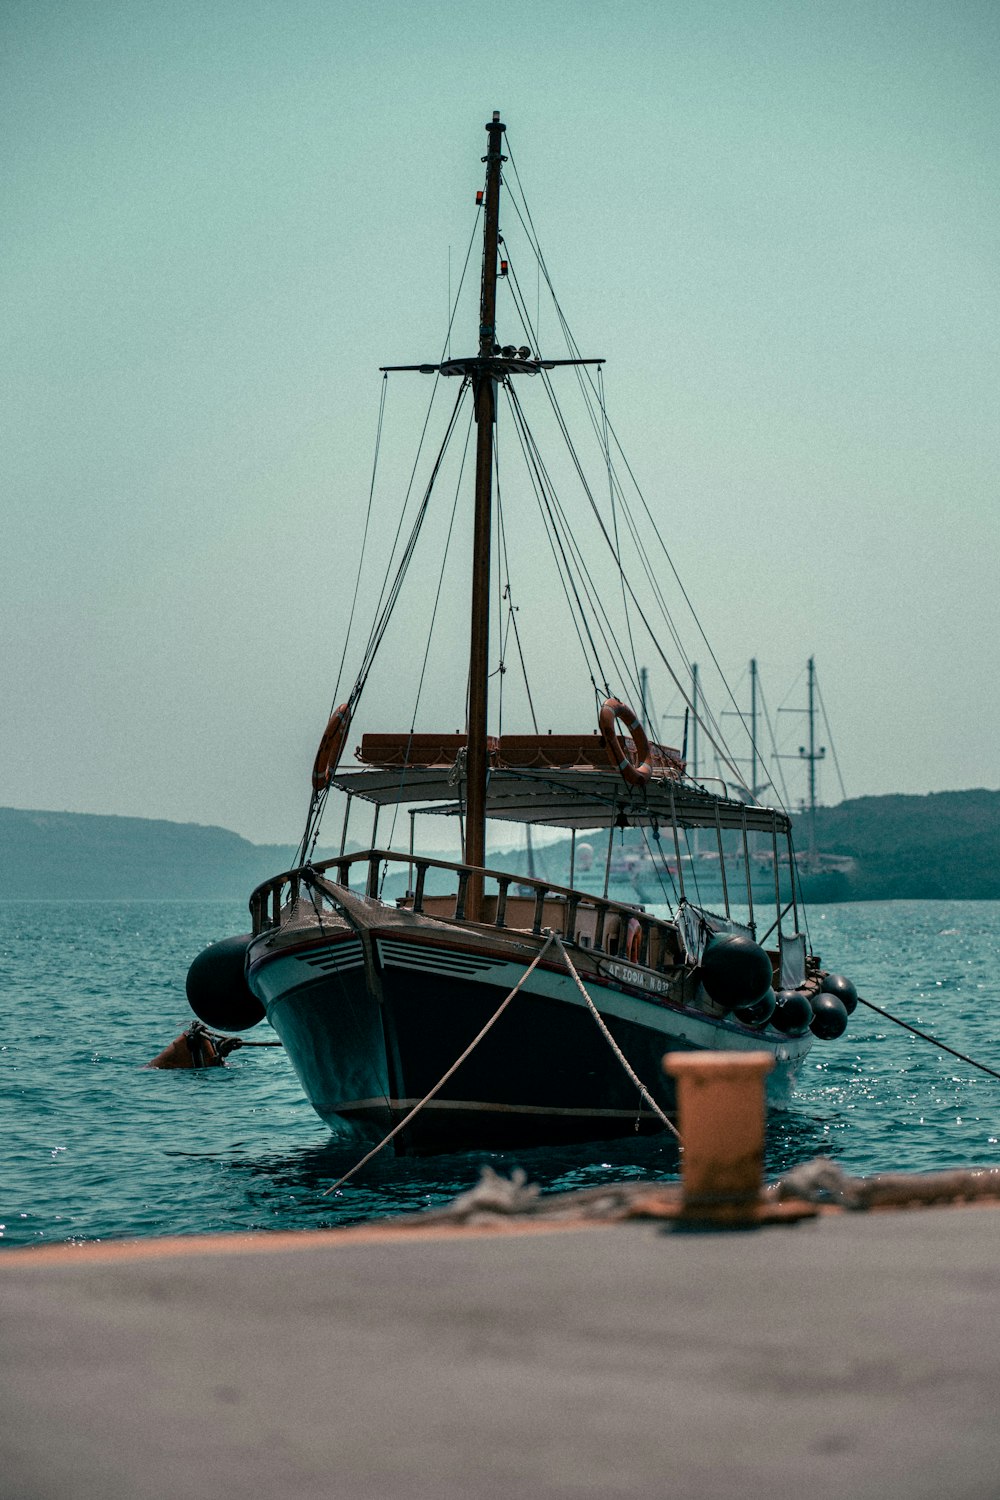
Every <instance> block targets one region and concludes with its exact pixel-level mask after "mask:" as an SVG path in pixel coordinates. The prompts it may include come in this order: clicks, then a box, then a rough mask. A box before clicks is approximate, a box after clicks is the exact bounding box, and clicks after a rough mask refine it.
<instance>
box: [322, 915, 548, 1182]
mask: <svg viewBox="0 0 1000 1500" xmlns="http://www.w3.org/2000/svg"><path fill="white" fill-rule="evenodd" d="M553 941H555V942H557V943H558V942H559V939H558V938H557V937H556V936H555V934H554V933H552V932H550V933H549V935H548V937H547V938H546V939H545V942H544V943H543V944H542V946H541V947H540V948H539V950H538V952H537V953H536V954H535V956H534V958H533V959H532V960H531V963H530V964H529V965H528V967H527V968H526V969H525V971H524V973H523V974H522V975H521V977H520V979H519V980H518V981H517V983H516V984H515V986H514V988H513V989H512V990H511V992H510V994H509V995H507V997H506V998H505V999H504V1000H502V1001H501V1003H500V1005H499V1006H498V1007H497V1009H496V1010H495V1011H494V1012H493V1014H492V1016H491V1017H490V1019H489V1020H488V1021H487V1022H486V1025H485V1026H484V1027H483V1029H482V1031H480V1032H479V1034H478V1036H475V1037H473V1039H472V1041H471V1042H470V1043H469V1045H468V1046H467V1047H466V1049H465V1051H464V1052H463V1053H462V1055H461V1057H458V1058H456V1059H455V1061H454V1062H453V1063H452V1065H451V1067H450V1068H449V1069H448V1071H447V1073H445V1075H444V1077H443V1078H439V1079H438V1081H437V1083H436V1084H435V1085H434V1087H433V1088H432V1089H430V1090H429V1092H428V1093H426V1094H425V1095H424V1097H423V1098H422V1099H421V1100H420V1102H419V1103H418V1104H415V1105H414V1106H413V1108H412V1109H411V1110H410V1112H409V1114H407V1115H404V1117H403V1118H402V1119H401V1120H400V1122H399V1124H398V1125H396V1126H394V1127H393V1129H392V1130H390V1131H389V1134H388V1135H387V1136H385V1137H384V1138H383V1139H382V1140H381V1141H379V1143H378V1145H377V1146H375V1147H373V1149H372V1150H371V1151H369V1153H368V1155H367V1156H363V1157H362V1158H361V1160H360V1161H359V1162H356V1163H355V1165H354V1166H353V1167H352V1168H351V1170H350V1171H349V1172H345V1173H344V1175H343V1177H338V1179H337V1181H336V1182H335V1183H334V1184H333V1187H328V1188H327V1189H326V1192H325V1193H324V1194H323V1197H324V1198H327V1197H329V1195H330V1194H331V1193H333V1192H335V1191H336V1189H337V1188H339V1187H343V1185H344V1183H345V1182H347V1181H349V1180H350V1178H352V1177H353V1176H354V1174H355V1172H360V1170H361V1168H362V1167H363V1166H365V1164H366V1163H367V1162H370V1161H371V1159H372V1157H373V1156H378V1154H379V1152H380V1151H381V1150H382V1149H383V1148H384V1147H385V1146H388V1144H389V1142H390V1141H391V1140H392V1139H393V1137H394V1136H397V1135H398V1134H399V1132H400V1131H401V1130H403V1129H404V1128H405V1126H407V1125H409V1123H410V1121H411V1120H412V1119H413V1118H414V1116H416V1115H418V1114H419V1113H420V1111H421V1110H422V1109H423V1107H424V1105H425V1104H429V1103H430V1101H431V1100H432V1099H433V1098H434V1096H435V1095H436V1094H439V1093H440V1092H441V1090H442V1089H443V1088H444V1086H445V1084H446V1083H447V1082H448V1080H449V1078H451V1077H452V1076H453V1074H455V1073H457V1072H458V1069H459V1068H460V1067H461V1066H462V1064H463V1063H464V1062H465V1059H466V1058H467V1057H468V1056H469V1055H470V1054H471V1053H472V1052H474V1051H475V1049H476V1048H477V1047H478V1046H479V1043H480V1042H481V1041H482V1039H483V1037H484V1036H485V1035H486V1033H487V1032H488V1031H489V1030H490V1029H491V1028H492V1027H493V1026H495V1025H496V1023H497V1021H499V1019H500V1017H501V1016H502V1015H503V1013H504V1011H505V1010H506V1009H507V1007H508V1005H509V1004H510V1002H511V1001H512V1000H513V998H514V996H515V995H516V994H517V992H518V990H519V989H520V988H521V986H522V985H523V984H524V983H525V981H526V980H527V979H528V976H529V975H530V974H531V973H532V971H533V970H534V969H536V968H537V967H538V965H539V963H540V962H541V960H542V959H543V958H544V956H545V954H546V953H547V952H548V950H549V948H550V947H551V946H552V943H553ZM559 946H560V947H562V944H561V943H560V944H559Z"/></svg>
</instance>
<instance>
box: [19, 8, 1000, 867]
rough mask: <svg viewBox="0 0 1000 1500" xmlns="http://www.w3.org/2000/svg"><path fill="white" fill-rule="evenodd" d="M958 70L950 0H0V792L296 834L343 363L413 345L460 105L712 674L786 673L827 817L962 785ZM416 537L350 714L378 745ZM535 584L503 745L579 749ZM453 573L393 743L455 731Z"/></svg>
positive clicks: (992, 490) (466, 147) (358, 487)
mask: <svg viewBox="0 0 1000 1500" xmlns="http://www.w3.org/2000/svg"><path fill="white" fill-rule="evenodd" d="M998 71H1000V7H998V6H997V5H996V4H995V3H981V4H979V3H962V0H956V3H948V4H944V3H937V4H929V3H921V0H900V3H888V0H868V3H835V0H831V3H824V4H820V3H815V4H813V3H796V4H793V3H782V0H774V3H768V0H741V3H736V0H718V3H713V4H709V3H700V4H695V3H671V0H661V3H648V4H647V3H644V0H621V3H617V4H615V3H602V4H597V3H590V0H583V3H560V0H556V3H548V4H531V5H529V4H526V3H523V0H508V3H506V4H504V5H503V6H497V7H492V8H485V9H483V10H481V11H480V10H477V9H475V8H472V7H469V6H467V5H464V4H450V3H441V4H420V3H409V4H399V3H395V0H387V3H383V4H382V5H380V6H378V7H375V6H369V5H360V4H345V3H337V0H327V3H322V4H321V3H311V0H280V3H279V0H243V3H235V0H199V3H187V0H160V3H156V4H152V3H144V0H130V3H117V4H116V3H103V4H99V3H89V0H72V3H46V0H24V3H19V0H6V3H5V4H4V5H3V6H2V8H0V85H2V86H0V112H2V125H3V137H4V141H5V149H4V152H3V160H2V163H0V184H2V186H0V192H2V204H3V213H2V219H3V226H4V233H3V240H4V248H3V254H2V257H0V294H2V300H3V309H4V313H3V323H4V349H5V356H6V357H5V359H4V362H3V364H4V373H3V415H4V423H3V426H4V438H3V443H2V445H0V493H2V495H3V514H4V518H5V519H4V524H3V541H4V546H3V557H4V563H3V575H2V576H3V581H4V588H3V590H2V593H0V626H2V640H3V655H4V668H3V712H2V714H0V803H2V804H7V805H13V806H21V807H41V808H59V809H68V810H71V811H79V812H115V813H126V814H135V815H141V816H152V817H166V818H173V819H178V820H183V821H195V822H203V823H221V824H223V825H226V826H228V827H231V828H234V829H236V830H238V831H239V832H241V833H243V834H245V835H246V836H248V837H250V838H253V839H259V840H271V839H274V840H289V841H290V840H293V839H294V838H295V837H296V836H297V835H298V833H299V831H300V826H301V823H302V821H303V818H304V814H305V806H306V801H307V792H308V771H309V766H310V764H311V759H312V754H313V750H314V748H315V745H316V743H317V742H318V738H319V734H320V732H321V730H322V727H323V723H324V721H325V717H326V713H327V710H328V707H329V704H330V698H331V695H332V693H333V687H334V681H335V677H336V671H337V665H338V663H339V660H340V650H341V644H342V638H343V631H344V627H345V623H346V618H347V609H348V606H349V601H350V587H351V582H352V579H353V572H354V567H355V565H356V562H357V557H358V546H359V537H358V523H359V517H361V516H363V511H364V506H365V504H366V502H367V495H368V484H369V477H370V470H371V461H372V450H373V439H374V432H375V423H376V417H377V409H378V397H379V380H380V377H379V375H378V366H379V365H380V364H383V363H386V362H400V363H402V362H406V361H410V360H420V359H425V358H428V357H433V356H434V355H435V354H436V353H437V352H438V351H439V349H440V346H441V338H442V332H443V326H444V319H445V310H446V305H447V292H448V256H449V248H450V250H451V256H452V262H453V275H454V277H455V280H456V281H457V268H458V262H459V261H460V260H461V257H462V256H463V255H464V250H465V246H466V244H467V243H468V239H469V235H470V232H471V230H472V226H473V222H474V216H475V210H474V207H473V198H474V193H475V189H476V188H477V187H478V186H480V185H481V175H482V168H481V165H480V157H481V155H482V152H483V150H484V149H485V145H484V143H485V135H484V133H483V129H482V127H483V123H484V121H485V120H486V119H488V118H489V115H490V113H491V111H492V110H493V109H494V108H498V109H500V110H501V112H502V117H503V118H504V120H505V121H506V122H507V124H508V128H509V133H510V141H511V143H512V146H513V150H514V154H515V156H516V158H517V163H518V167H519V170H520V173H521V177H522V181H523V183H524V186H525V188H526V191H527V193H528V196H529V201H530V203H531V206H532V209H533V213H534V216H535V222H536V225H537V227H538V230H539V233H540V235H541V238H542V243H543V246H544V248H545V252H546V255H547V259H548V264H549V266H550V269H551V271H552V274H553V277H554V280H555V282H556V285H557V289H558V291H559V295H560V298H561V300H562V303H563V306H564V308H565V310H566V312H567V314H568V316H569V319H570V321H571V323H572V325H573V328H574V331H575V333H576V336H577V338H578V340H579V341H580V343H581V345H582V346H583V347H584V352H589V353H595V354H601V355H604V356H606V358H607V360H608V364H607V367H606V375H605V379H606V386H607V392H608V402H609V407H610V410H611V413H612V416H613V420H614V422H615V425H616V428H617V430H618V432H619V435H620V436H621V438H622V440H623V443H624V446H625V448H626V451H627V452H628V455H629V458H630V461H631V463H632V467H633V469H634V470H635V472H636V473H637V475H638V476H639V477H640V479H641V482H642V484H643V488H644V492H645V494H646V496H647V499H648V500H649V503H650V505H651V507H652V509H653V510H654V512H655V514H656V516H657V518H658V521H659V523H660V525H661V527H662V530H663V532H664V533H665V535H666V536H667V537H668V538H669V544H670V547H671V550H672V554H673V556H674V559H675V561H676V563H677V565H678V568H679V569H680V571H681V574H682V576H683V578H684V582H685V584H686V586H687V588H688V591H689V592H690V594H691V595H692V597H693V598H694V599H695V601H696V602H697V605H698V609H699V611H700V613H701V616H702V619H703V622H704V624H705V627H706V630H707V632H708V635H709V637H710V639H711V641H712V643H713V646H714V648H715V651H716V653H717V655H718V657H719V659H720V661H721V662H722V664H723V666H724V667H725V668H726V670H727V673H728V674H729V675H730V678H731V680H732V682H733V684H734V686H735V685H736V684H737V683H739V681H740V679H741V678H742V677H743V674H744V672H745V666H746V661H747V659H748V658H749V657H750V656H751V655H756V656H757V658H758V659H759V661H760V665H761V672H762V674H763V680H764V684H765V689H766V691H767V695H768V701H769V703H770V705H771V707H772V709H775V708H776V707H777V706H778V705H779V704H781V703H783V702H785V703H787V704H789V705H791V704H801V703H802V702H803V701H804V687H803V683H802V681H801V680H800V679H801V674H802V671H803V668H804V664H805V659H806V657H807V656H808V655H809V654H811V653H812V654H815V656H816V659H817V663H818V667H819V672H820V678H821V683H822V687H823V694H824V698H825V701H826V705H827V708H828V710H829V712H830V715H831V719H832V725H833V733H834V737H835V741H836V747H837V751H838V754H839V757H840V762H841V767H842V770H843V775H844V780H845V783H846V786H847V791H848V793H849V794H850V795H861V794H865V793H880V792H890V791H910V792H923V791H929V790H939V789H946V788H959V787H968V786H991V787H995V786H997V785H998V784H1000V774H998V769H997V765H998V758H997V749H996V746H997V741H998V737H1000V734H998V731H1000V724H998V719H1000V715H998V712H997V709H996V707H995V692H994V684H995V683H996V681H997V680H998V678H1000V660H998V650H997V637H998V613H1000V612H998V606H997V602H996V600H997V584H996V576H997V568H998V554H1000V546H998V543H1000V520H998V515H1000V508H998V504H997V493H996V491H997V437H998V432H1000V422H998V415H1000V414H998V390H1000V381H998V375H1000V369H998V365H1000V356H998V349H1000V317H998V311H1000V296H998V263H1000V198H998V163H1000V103H998V99H1000V95H998V90H997V83H996V80H997V76H998ZM504 227H505V228H507V227H508V225H507V221H506V220H505V221H504ZM510 227H511V229H512V228H513V226H510ZM511 240H512V244H513V241H514V235H513V232H512V234H511ZM520 264H522V265H523V260H522V262H520ZM531 284H532V285H533V280H532V283H531ZM501 312H502V314H503V312H504V309H503V308H502V309H501ZM464 319H465V321H464V324H463V327H462V330H461V332H457V333H456V335H455V338H454V340H453V347H454V348H455V350H456V352H457V351H458V350H459V349H460V348H464V346H465V345H466V344H468V345H470V346H471V343H472V341H473V338H474V335H475V330H476V313H475V308H474V306H473V305H472V304H471V303H469V304H468V306H467V308H466V310H465V313H464ZM501 333H503V325H501ZM515 333H518V330H516V329H515V328H513V327H511V331H510V336H511V337H513V336H514V335H515ZM546 333H548V334H549V336H550V338H551V337H553V336H554V326H553V323H552V320H551V318H550V320H549V322H548V324H547V323H546V314H545V311H544V307H543V311H542V334H543V344H544V343H545V337H544V336H545V335H546ZM516 341H519V335H518V338H517V340H516ZM546 351H547V352H549V346H548V345H546ZM554 352H555V353H559V352H561V351H559V350H558V349H556V350H555V351H554ZM412 381H413V382H414V384H413V386H411V387H409V388H407V387H406V386H405V385H404V384H399V383H394V384H393V385H392V387H391V389H390V394H389V405H388V408H387V418H386V449H385V463H386V469H385V474H384V480H385V483H384V486H383V488H384V497H385V499H386V501H387V503H391V501H392V498H393V492H392V481H393V480H394V479H398V478H400V477H401V476H403V474H404V472H405V453H406V441H407V436H408V432H409V430H410V429H409V428H408V425H407V424H408V423H409V422H413V423H417V422H419V413H420V410H421V407H422V403H423V402H424V401H425V400H426V395H427V385H426V384H424V385H421V384H420V377H412ZM531 399H532V396H531V391H530V390H528V389H527V388H525V389H524V390H523V391H522V400H523V401H524V402H525V403H526V405H527V404H529V403H530V400H531ZM509 486H510V495H511V499H510V504H511V507H512V512H511V514H512V518H513V521H514V522H515V523H516V524H514V530H515V531H516V532H517V534H518V536H520V535H521V533H522V531H523V532H524V534H525V536H526V535H527V524H528V519H529V517H528V511H527V509H525V511H524V525H523V527H522V524H521V520H520V513H519V512H518V511H517V509H516V507H517V503H518V502H517V495H516V493H515V491H516V482H515V480H514V478H513V475H512V477H511V479H510V481H509ZM447 508H450V500H449V501H448V504H447V507H446V509H447ZM446 521H447V515H444V516H443V519H439V520H436V521H435V522H434V523H433V524H432V525H431V526H430V529H429V534H428V541H427V546H426V549H425V551H424V552H422V553H421V554H419V555H418V558H417V560H416V563H415V569H414V575H413V580H412V582H413V592H412V593H411V594H409V595H407V596H404V601H403V603H404V608H405V613H404V614H403V616H402V617H401V621H400V627H399V629H398V631H397V632H396V634H395V635H394V636H393V637H392V641H391V645H392V650H391V653H390V656H389V659H388V660H387V662H386V664H385V665H384V666H382V667H380V668H379V670H378V671H377V672H376V673H375V674H374V675H373V678H372V682H371V687H370V691H369V694H368V696H367V697H366V700H365V712H364V720H363V722H359V724H358V726H357V727H358V729H359V731H360V730H361V729H363V728H366V727H367V728H373V729H381V728H389V727H398V728H406V727H408V725H409V721H410V717H411V714H412V706H413V684H414V682H415V680H416V676H417V673H418V672H419V650H417V653H416V655H415V656H414V655H408V654H407V650H406V647H407V646H408V645H410V646H412V643H413V641H414V640H418V638H421V637H422V633H423V630H424V627H425V623H426V619H427V617H428V615H429V610H430V602H431V601H430V591H431V590H432V589H433V588H434V587H435V586H436V581H437V570H438V565H439V560H438V556H437V551H436V549H437V547H438V546H439V543H440V539H441V536H442V535H443V527H444V525H445V524H446ZM466 522H467V516H466V515H465V514H464V513H463V512H461V511H460V513H459V518H458V520H457V522H456V546H457V547H458V548H459V549H460V548H462V547H464V545H465V541H464V538H465V537H466V535H467V531H468V526H467V524H466ZM393 524H394V523H393ZM435 527H436V528H437V529H436V530H435ZM540 556H541V553H540V549H539V548H538V547H537V546H536V545H535V544H533V543H530V542H529V544H528V550H527V559H526V561H525V563H524V564H523V570H522V571H521V572H520V573H519V574H518V575H517V576H518V581H519V590H520V591H519V596H518V597H519V601H520V607H521V611H522V613H521V616H520V618H521V620H522V622H523V626H524V631H525V637H526V640H527V641H528V644H529V647H530V648H531V650H532V652H533V655H532V657H531V662H530V664H531V665H532V668H533V671H532V676H533V687H534V691H535V694H536V699H539V700H541V702H542V703H543V704H544V714H543V727H552V728H554V729H569V728H573V727H580V728H584V729H588V730H589V729H590V728H591V727H592V726H591V718H592V708H591V703H592V698H591V694H590V689H589V684H588V683H587V682H586V680H585V678H582V677H581V678H579V680H577V675H576V674H577V673H578V670H579V663H578V662H577V660H576V658H575V656H574V655H573V652H572V649H571V641H570V638H569V634H568V624H567V622H566V621H564V620H561V618H560V616H559V614H558V609H557V601H556V600H555V597H554V594H553V593H552V591H551V586H550V585H549V584H548V583H547V582H546V581H545V578H544V576H543V572H542V568H541V562H540ZM456 558H457V559H458V560H457V561H456V563H455V571H454V576H452V572H451V571H449V573H448V574H447V587H446V590H445V604H444V605H443V606H442V608H443V609H446V608H447V607H448V606H450V605H451V604H452V603H454V604H455V606H456V610H457V624H456V625H455V627H454V633H453V634H451V635H449V634H448V633H447V631H446V629H445V627H444V626H442V627H441V630H442V632H444V633H439V635H438V636H436V638H435V639H436V642H437V644H436V654H435V655H434V656H433V657H432V662H431V668H432V670H431V672H430V677H429V682H428V686H427V688H426V690H425V694H424V697H423V699H422V707H421V723H422V725H423V727H436V726H441V727H445V728H448V729H454V728H457V727H458V723H459V720H460V717H461V710H460V708H459V706H458V705H459V704H460V703H461V701H462V696H463V693H464V671H463V669H462V666H461V651H462V650H463V649H464V643H465V635H466V624H465V620H464V613H463V612H464V609H465V588H466V585H465V584H464V583H463V581H462V575H461V557H460V555H459V552H456ZM604 578H605V582H606V583H611V582H613V580H612V578H611V576H610V575H609V574H608V573H607V570H606V569H605V574H604ZM450 618H451V616H450V614H449V619H450ZM689 635H690V636H691V638H690V640H689V642H688V649H689V651H690V654H691V655H692V656H694V657H695V658H696V659H699V660H704V655H703V647H701V646H699V644H698V643H697V641H696V640H695V639H694V637H693V634H692V633H691V632H689ZM418 644H419V640H418ZM650 666H651V668H654V663H653V662H652V660H651V661H650ZM796 683H798V685H797V686H796ZM653 685H654V693H655V698H656V701H657V705H658V707H660V708H661V710H662V711H665V710H666V709H667V707H668V705H669V700H670V697H671V690H670V687H669V685H668V683H667V681H666V679H665V677H663V676H662V674H658V673H657V672H656V670H655V668H654V670H653ZM740 691H741V693H744V692H745V689H741V690H740ZM510 692H511V695H512V696H511V700H510V702H511V711H512V712H513V711H514V709H515V708H516V707H517V703H518V700H517V697H516V693H515V690H514V688H513V686H511V688H510ZM720 706H721V704H720ZM781 724H782V729H781V733H782V735H783V736H784V743H783V748H786V749H788V748H790V749H792V750H794V749H795V748H796V747H797V745H798V744H799V743H801V742H802V723H801V721H798V720H792V719H791V718H790V717H789V716H783V718H782V720H781ZM507 727H508V728H511V729H513V728H516V727H525V728H526V727H529V726H528V725H527V724H526V723H525V724H523V725H518V724H515V723H514V722H513V721H509V722H507ZM674 733H675V734H676V730H674ZM666 737H668V738H669V737H670V735H669V732H668V734H667V736H666ZM824 741H825V737H824ZM793 742H794V743H793ZM793 769H794V768H793ZM822 777H823V779H822V782H821V791H822V793H823V795H824V798H825V800H830V801H834V800H837V799H838V797H839V790H838V786H837V783H836V780H835V778H834V776H833V774H832V769H831V768H830V767H824V769H823V772H822ZM792 790H793V795H794V791H795V789H794V788H793V789H792Z"/></svg>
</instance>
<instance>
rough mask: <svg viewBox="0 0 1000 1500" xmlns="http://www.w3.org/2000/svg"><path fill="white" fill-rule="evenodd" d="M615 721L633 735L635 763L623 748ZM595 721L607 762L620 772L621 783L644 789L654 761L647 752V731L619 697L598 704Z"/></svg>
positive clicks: (623, 744) (623, 743)
mask: <svg viewBox="0 0 1000 1500" xmlns="http://www.w3.org/2000/svg"><path fill="white" fill-rule="evenodd" d="M616 720H619V721H620V722H621V723H622V724H624V725H625V728H626V729H627V730H628V732H629V734H630V735H631V736H632V740H633V743H634V745H635V753H636V756H637V759H636V760H633V759H632V757H631V756H630V755H629V753H628V750H627V749H626V748H625V741H624V740H623V739H622V737H621V735H620V734H619V733H618V731H617V729H616V728H615V721H616ZM598 722H599V725H600V730H601V735H602V737H603V739H604V747H605V749H606V750H607V752H608V759H609V760H610V762H611V764H612V765H613V766H614V768H615V770H616V771H620V772H621V777H622V780H623V781H625V782H627V784H628V785H629V786H645V784H646V782H647V781H648V780H649V778H650V776H651V775H652V771H653V759H652V756H651V755H650V753H649V739H648V738H647V735H646V731H645V730H644V729H643V727H642V725H641V724H640V723H639V720H638V718H637V717H636V715H635V714H634V713H633V711H632V709H630V708H629V706H628V704H627V703H622V701H621V699H620V698H607V699H605V701H604V703H602V704H601V714H600V719H599V721H598Z"/></svg>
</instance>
